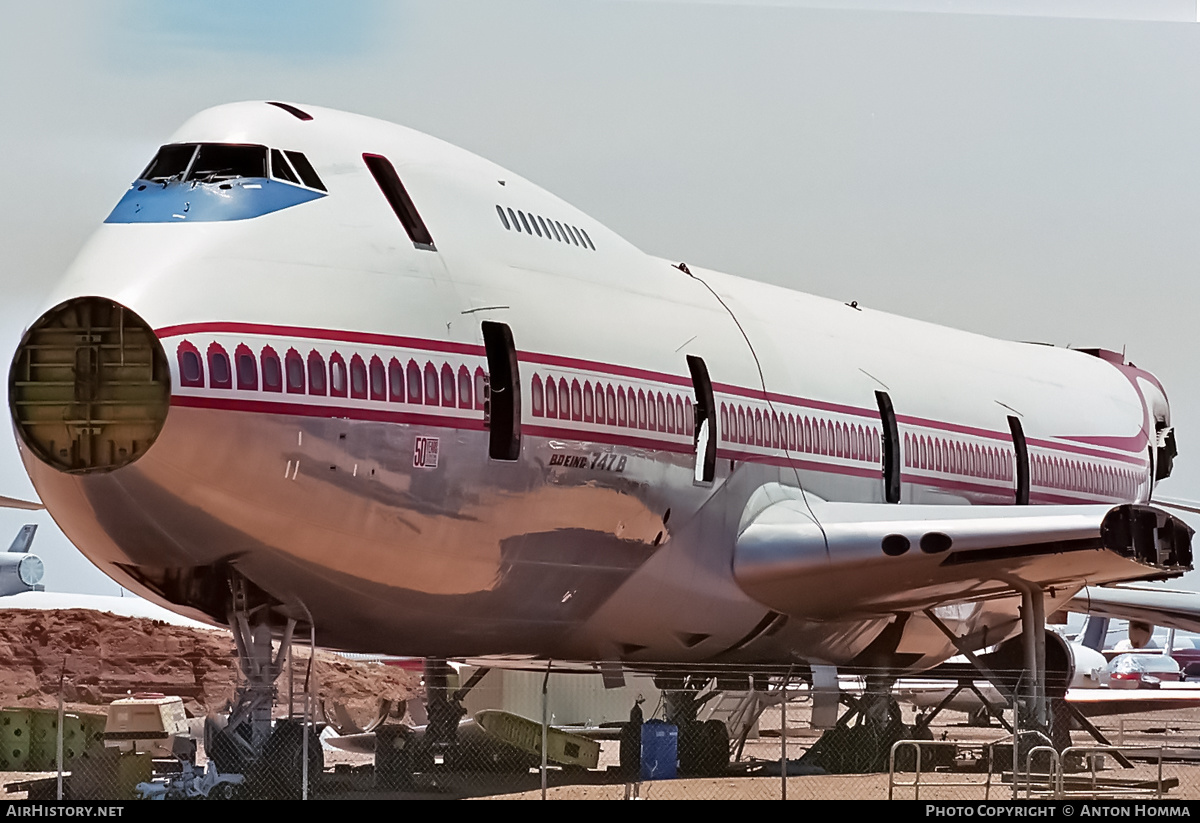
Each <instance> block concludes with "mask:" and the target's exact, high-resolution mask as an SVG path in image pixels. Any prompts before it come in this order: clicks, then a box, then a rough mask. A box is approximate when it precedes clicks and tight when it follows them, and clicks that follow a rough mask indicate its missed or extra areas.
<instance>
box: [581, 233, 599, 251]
mask: <svg viewBox="0 0 1200 823" xmlns="http://www.w3.org/2000/svg"><path fill="white" fill-rule="evenodd" d="M579 233H580V234H582V235H583V239H584V240H585V241H586V242H587V244H588V248H590V249H591V250H592V251H595V250H596V247H595V246H593V245H592V238H590V237H588V234H587V232H586V231H584V230H583V229H580V230H579Z"/></svg>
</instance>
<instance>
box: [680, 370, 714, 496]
mask: <svg viewBox="0 0 1200 823" xmlns="http://www.w3.org/2000/svg"><path fill="white" fill-rule="evenodd" d="M687 362H688V370H689V371H691V373H692V387H693V389H694V390H695V392H696V406H695V421H694V423H695V431H694V433H693V436H692V442H693V443H694V445H695V455H696V469H695V481H696V482H697V483H711V482H713V479H714V478H715V477H716V476H717V409H716V403H715V402H714V401H713V390H712V381H711V380H709V378H708V367H707V366H705V365H704V360H703V359H701V358H699V357H696V356H695V355H691V354H689V355H688V358H687Z"/></svg>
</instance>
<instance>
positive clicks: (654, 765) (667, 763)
mask: <svg viewBox="0 0 1200 823" xmlns="http://www.w3.org/2000/svg"><path fill="white" fill-rule="evenodd" d="M678 769H679V727H678V726H676V725H674V724H672V723H666V722H663V721H662V720H647V721H646V722H645V723H643V724H642V780H672V779H674V778H675V776H676V773H677V771H678Z"/></svg>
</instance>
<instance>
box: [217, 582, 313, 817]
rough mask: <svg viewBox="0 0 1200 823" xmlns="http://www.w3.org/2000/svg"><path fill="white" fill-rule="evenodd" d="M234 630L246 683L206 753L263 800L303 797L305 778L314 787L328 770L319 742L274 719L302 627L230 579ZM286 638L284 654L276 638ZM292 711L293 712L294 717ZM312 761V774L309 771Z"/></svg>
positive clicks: (247, 585) (291, 721)
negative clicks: (277, 685) (241, 778)
mask: <svg viewBox="0 0 1200 823" xmlns="http://www.w3.org/2000/svg"><path fill="white" fill-rule="evenodd" d="M230 595H231V596H230V602H229V612H228V614H229V617H228V620H229V628H230V631H231V632H232V633H233V640H234V644H235V646H236V647H237V656H238V668H239V669H240V670H241V674H242V677H243V680H242V683H241V684H240V685H239V686H238V689H237V693H236V695H235V698H234V704H233V707H232V709H231V711H230V713H229V716H228V718H217V717H208V718H206V720H205V725H204V743H205V752H206V753H207V755H208V757H209V759H210V760H212V761H213V762H214V764H215V765H216V767H217V770H218V771H220V772H221V773H234V774H243V775H245V776H246V778H247V782H248V786H249V787H250V788H251V789H254V788H255V787H257V788H258V789H259V791H261V792H262V793H263V796H273V795H274V796H278V795H284V796H290V795H295V796H299V794H300V787H301V784H302V781H303V775H304V773H305V772H307V774H308V779H309V783H310V784H311V782H312V781H313V779H315V777H316V776H317V775H318V774H320V772H321V769H322V767H323V766H324V756H323V755H322V752H321V743H320V739H319V737H318V736H317V735H316V734H315V733H314V732H313V730H312V728H311V727H308V734H307V741H306V739H305V738H306V735H305V728H306V726H305V724H304V723H302V722H299V720H298V719H296V718H293V717H290V716H289V718H287V719H282V720H279V721H273V719H272V711H271V710H272V706H273V705H274V703H275V696H276V688H275V683H276V680H277V679H278V678H279V675H280V673H281V672H282V671H283V667H284V665H285V664H289V661H290V656H291V646H292V637H293V634H294V632H295V628H296V621H295V620H294V619H291V618H286V619H281V618H279V617H278V616H277V615H275V614H273V611H272V606H274V605H276V604H274V603H272V602H271V600H270V599H269V598H268V597H267V596H266V595H265V594H264V593H263V592H262V591H261V590H259V589H258V588H257V587H256V586H255V585H254V584H253V583H251V582H250V581H248V580H246V579H245V578H243V577H242V576H241V575H239V574H237V573H236V572H235V573H233V574H231V575H230ZM276 633H278V634H279V635H280V641H279V649H278V651H276V650H275V649H274V647H273V642H272V640H273V637H274V636H275V634H276ZM290 714H291V712H290V707H289V715H290ZM306 757H307V763H308V766H307V769H306V768H305V766H304V762H305V758H306Z"/></svg>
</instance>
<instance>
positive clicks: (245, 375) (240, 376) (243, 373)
mask: <svg viewBox="0 0 1200 823" xmlns="http://www.w3.org/2000/svg"><path fill="white" fill-rule="evenodd" d="M233 356H234V361H235V362H236V363H237V387H238V389H239V390H241V391H258V362H257V361H256V360H255V359H254V355H253V354H252V353H251V352H250V348H249V347H248V346H246V345H245V344H242V345H240V346H238V347H237V349H236V350H235V351H234V353H233Z"/></svg>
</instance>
